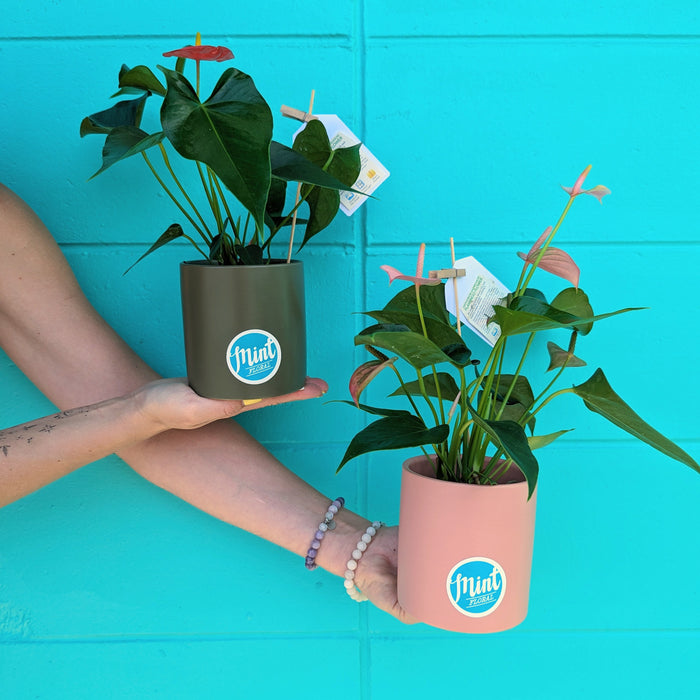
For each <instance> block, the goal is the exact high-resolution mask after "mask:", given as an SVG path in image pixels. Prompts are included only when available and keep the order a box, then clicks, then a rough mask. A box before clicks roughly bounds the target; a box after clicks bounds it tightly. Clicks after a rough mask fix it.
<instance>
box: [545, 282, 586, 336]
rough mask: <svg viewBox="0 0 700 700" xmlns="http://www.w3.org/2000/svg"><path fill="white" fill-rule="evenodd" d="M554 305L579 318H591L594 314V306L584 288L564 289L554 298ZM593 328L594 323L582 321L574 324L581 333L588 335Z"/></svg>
mask: <svg viewBox="0 0 700 700" xmlns="http://www.w3.org/2000/svg"><path fill="white" fill-rule="evenodd" d="M552 306H553V307H554V308H555V309H560V310H561V311H566V312H567V313H570V314H572V315H573V316H578V317H579V318H591V317H592V316H594V313H593V307H592V306H591V304H590V302H589V301H588V296H587V295H586V293H585V292H584V291H583V290H582V289H574V288H573V287H567V288H566V289H562V290H561V292H559V294H557V296H555V297H554V299H553V300H552ZM592 328H593V323H582V324H580V325H578V326H574V329H575V330H577V331H578V332H579V333H580V334H581V335H588V333H590V332H591V329H592Z"/></svg>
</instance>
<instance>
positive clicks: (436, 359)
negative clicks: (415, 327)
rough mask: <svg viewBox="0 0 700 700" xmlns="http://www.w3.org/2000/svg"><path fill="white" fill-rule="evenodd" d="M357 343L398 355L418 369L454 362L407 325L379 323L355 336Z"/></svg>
mask: <svg viewBox="0 0 700 700" xmlns="http://www.w3.org/2000/svg"><path fill="white" fill-rule="evenodd" d="M355 345H373V346H375V347H378V348H382V349H383V350H388V351H389V352H391V353H393V354H395V355H398V356H399V357H400V358H401V359H402V360H405V361H406V362H408V363H409V364H410V365H411V366H412V367H415V368H416V369H423V368H424V367H427V366H429V365H436V364H439V363H441V362H453V359H452V358H451V357H450V356H449V355H447V354H446V353H444V352H443V351H442V350H441V349H440V348H439V347H438V346H437V345H435V343H433V342H432V341H430V340H428V339H427V338H425V337H424V336H423V335H421V334H419V333H414V332H413V331H410V330H408V329H407V328H406V326H393V325H390V324H377V325H375V326H370V327H369V328H366V329H365V330H364V331H362V333H360V334H359V335H356V336H355Z"/></svg>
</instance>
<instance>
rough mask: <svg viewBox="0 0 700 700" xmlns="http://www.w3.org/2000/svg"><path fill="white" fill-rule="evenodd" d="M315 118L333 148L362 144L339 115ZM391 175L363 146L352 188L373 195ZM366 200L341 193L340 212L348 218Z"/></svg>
mask: <svg viewBox="0 0 700 700" xmlns="http://www.w3.org/2000/svg"><path fill="white" fill-rule="evenodd" d="M313 118H314V119H318V120H319V121H320V122H321V123H322V124H323V126H325V127H326V132H327V133H328V140H329V141H330V142H331V148H333V149H336V148H347V147H348V146H354V145H356V144H358V143H360V139H358V138H357V136H355V134H353V133H352V131H350V129H349V128H348V127H347V126H346V124H345V123H344V122H343V121H342V120H341V119H340V117H338V115H337V114H314V117H313ZM305 126H306V125H304V126H302V127H301V129H298V130H297V131H296V133H295V134H294V137H295V138H296V135H297V134H298V133H299V132H301V131H303V130H304V128H305ZM389 174H390V173H389V171H388V170H387V169H386V168H385V167H384V166H383V165H382V164H381V163H380V162H379V161H378V160H377V159H376V158H375V156H374V155H373V154H372V153H371V152H370V151H369V149H368V148H367V147H366V146H365V145H364V144H362V145H361V146H360V175H359V177H358V178H357V180H355V184H354V185H353V186H352V188H353V189H354V190H359V191H360V192H362V193H363V194H364V195H368V194H372V192H374V191H375V190H376V189H377V187H379V185H381V184H382V182H384V180H386V179H387V178H388V177H389ZM366 199H367V197H365V196H363V195H362V194H356V193H355V192H341V193H340V210H341V211H342V212H343V213H344V214H345V215H346V216H350V215H351V214H354V213H355V212H356V211H357V210H358V209H359V208H360V206H362V204H363V203H364V202H365V200H366Z"/></svg>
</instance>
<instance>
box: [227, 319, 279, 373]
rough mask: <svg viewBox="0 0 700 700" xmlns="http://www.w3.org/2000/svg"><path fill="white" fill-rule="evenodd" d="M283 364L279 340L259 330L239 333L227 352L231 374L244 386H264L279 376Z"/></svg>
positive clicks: (254, 329) (253, 329)
mask: <svg viewBox="0 0 700 700" xmlns="http://www.w3.org/2000/svg"><path fill="white" fill-rule="evenodd" d="M281 362H282V349H281V348H280V344H279V342H277V338H275V336H274V335H272V333H268V332H267V331H263V330H260V329H259V328H252V329H250V330H247V331H243V332H242V333H239V334H238V335H237V336H236V337H235V338H234V339H233V340H232V341H231V342H230V343H229V345H228V349H227V350H226V364H227V365H228V368H229V370H230V372H231V374H232V375H233V376H234V377H236V379H238V380H239V381H241V382H243V383H244V384H264V383H265V382H267V381H269V380H270V379H272V377H274V376H275V374H277V370H278V369H279V368H280V364H281Z"/></svg>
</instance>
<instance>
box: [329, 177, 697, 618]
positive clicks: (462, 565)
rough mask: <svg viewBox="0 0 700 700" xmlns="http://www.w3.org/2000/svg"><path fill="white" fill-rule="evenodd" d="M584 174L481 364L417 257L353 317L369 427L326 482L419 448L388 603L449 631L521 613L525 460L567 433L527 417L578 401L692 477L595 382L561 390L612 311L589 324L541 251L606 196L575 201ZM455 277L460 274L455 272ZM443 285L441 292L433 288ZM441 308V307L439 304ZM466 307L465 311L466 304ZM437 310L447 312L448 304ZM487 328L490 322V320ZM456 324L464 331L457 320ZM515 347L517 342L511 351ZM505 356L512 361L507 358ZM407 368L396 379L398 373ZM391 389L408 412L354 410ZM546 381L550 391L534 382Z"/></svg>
mask: <svg viewBox="0 0 700 700" xmlns="http://www.w3.org/2000/svg"><path fill="white" fill-rule="evenodd" d="M589 169H590V166H589V168H587V169H586V170H585V171H584V172H583V173H582V175H581V176H580V177H579V178H578V180H577V181H576V183H575V185H574V187H572V188H565V190H566V191H567V193H568V195H569V198H568V201H567V204H566V207H565V208H564V211H563V213H562V215H561V216H560V218H559V220H558V221H557V223H556V225H555V226H554V227H550V228H548V229H547V230H546V231H545V232H544V234H543V235H542V236H541V237H540V239H539V240H538V241H537V242H536V243H535V244H534V245H533V246H532V248H531V250H530V251H529V252H528V253H527V254H524V253H519V255H520V257H521V258H522V259H523V260H524V264H523V269H522V273H521V275H520V278H519V280H518V281H517V284H516V285H515V287H514V289H513V290H512V291H511V292H510V293H507V294H505V295H504V296H503V298H502V299H500V301H497V302H496V303H495V304H491V305H489V312H488V313H489V316H490V317H489V318H488V324H487V328H489V329H492V330H494V332H495V331H497V332H496V333H495V335H496V336H497V339H495V340H492V343H493V345H492V347H491V350H490V352H489V354H488V356H487V357H486V358H485V360H483V361H479V360H478V359H476V358H475V357H474V356H473V354H472V352H471V350H470V349H469V348H468V347H467V345H466V343H465V342H464V340H463V339H462V337H461V335H460V333H458V332H457V330H456V329H455V321H456V319H454V318H453V317H452V316H451V315H450V313H448V310H447V308H448V305H449V306H451V308H453V309H454V310H455V311H456V310H457V309H460V317H459V318H460V322H461V319H462V312H464V311H465V310H466V309H467V305H466V300H464V299H459V295H458V294H456V293H455V291H454V284H455V282H456V281H458V280H457V277H456V275H458V274H459V273H458V272H457V270H456V268H455V267H454V264H455V261H454V255H453V268H451V269H446V270H441V271H437V272H436V273H435V274H433V273H431V276H423V255H424V246H421V251H420V254H419V260H418V269H417V271H416V275H415V276H409V275H404V274H401V273H400V272H399V271H398V270H395V269H394V268H392V267H389V266H382V267H383V269H384V270H385V271H386V272H387V273H388V274H389V281H390V282H393V281H395V280H405V281H407V282H410V283H411V284H410V286H409V287H408V288H406V289H404V290H402V291H400V292H399V293H398V294H397V295H396V296H394V297H393V298H392V299H391V300H390V301H389V303H388V304H387V305H386V306H385V307H384V308H383V309H381V310H378V311H369V312H366V314H367V315H368V316H370V317H371V318H372V319H373V323H372V325H370V326H369V327H367V328H365V329H364V330H363V331H362V332H361V333H359V334H358V335H357V336H356V337H355V344H356V345H363V346H365V347H366V348H367V349H368V350H369V351H370V353H371V354H372V355H373V356H374V359H372V360H370V361H368V362H365V363H363V364H362V365H361V366H360V367H359V368H358V369H357V370H356V371H355V372H354V373H353V375H352V377H351V379H350V394H351V396H352V399H353V401H347V402H345V403H349V404H353V403H354V405H356V406H358V407H359V408H360V409H362V410H363V411H366V412H367V413H369V414H371V415H373V416H375V417H377V420H375V421H374V422H372V423H370V424H369V425H368V426H367V427H365V428H364V429H362V430H361V431H360V432H359V433H358V434H357V435H356V436H355V437H354V438H353V439H352V441H351V442H350V444H349V446H348V448H347V451H346V452H345V455H344V456H343V458H342V461H341V463H340V466H339V467H338V469H340V468H342V467H343V466H344V465H345V464H346V463H347V462H348V461H349V460H351V459H353V458H354V457H357V456H358V455H362V454H365V453H368V452H371V451H373V450H387V449H397V448H407V447H420V448H421V450H422V454H420V455H418V456H416V457H413V458H411V459H408V460H407V461H406V462H405V463H404V465H403V471H402V487H401V511H400V528H399V532H400V534H399V571H398V586H399V602H400V603H401V605H402V606H403V607H404V608H405V609H406V610H407V611H408V613H409V614H411V615H412V616H414V617H416V618H417V619H419V620H422V621H424V622H427V623H429V624H432V625H435V626H437V627H441V628H444V629H448V630H454V631H462V632H495V631H500V630H504V629H508V628H510V627H513V626H515V625H517V624H519V623H520V622H521V621H522V620H523V619H524V618H525V615H526V613H527V603H528V589H529V581H530V567H531V561H532V545H533V535H534V521H535V502H536V495H537V477H538V469H539V468H538V462H537V459H536V457H535V455H534V451H535V450H537V449H539V448H543V447H545V446H547V445H549V444H550V443H552V442H553V441H554V440H556V439H557V438H559V437H560V436H562V435H563V434H564V433H566V432H568V431H567V429H562V430H559V431H556V432H553V433H548V434H540V433H539V432H538V430H537V420H538V417H539V414H540V411H541V410H543V409H544V408H545V407H549V406H550V404H552V402H554V401H556V400H557V399H560V398H561V397H563V396H564V395H566V394H573V395H575V396H578V397H579V398H580V399H581V400H582V401H583V403H584V405H585V406H586V407H587V408H588V409H590V410H591V411H593V412H595V413H598V414H600V415H601V416H603V417H604V418H607V419H608V420H609V421H611V422H612V423H614V424H615V425H617V426H618V427H620V428H622V429H623V430H626V431H627V432H629V433H631V434H632V435H634V436H635V437H636V438H638V439H640V440H642V441H644V442H646V443H647V444H649V445H651V446H652V447H654V448H656V449H657V450H659V451H660V452H662V453H664V454H666V455H668V456H669V457H672V458H673V459H676V460H678V461H680V462H682V463H684V464H686V465H688V466H690V467H691V468H692V469H694V470H696V471H700V466H699V465H698V463H697V462H696V461H695V460H694V459H693V458H692V457H690V455H688V454H687V453H686V452H684V451H683V450H682V449H680V448H679V447H678V446H677V445H675V444H674V443H673V442H671V441H670V440H668V439H667V438H665V437H664V436H663V435H661V434H660V433H658V432H657V431H656V430H654V429H653V428H652V427H651V426H649V425H648V424H647V423H646V422H644V421H643V420H642V419H641V418H640V417H639V415H637V414H636V413H635V412H634V411H633V410H632V409H631V408H630V407H629V406H628V405H627V404H626V403H625V402H624V401H623V400H622V399H621V398H620V397H619V396H618V395H617V394H616V393H615V392H614V391H613V389H612V388H611V386H610V384H609V383H608V380H607V378H606V376H605V374H604V373H603V371H602V370H601V369H596V370H595V371H594V372H593V374H592V375H591V376H590V377H588V379H586V380H585V381H583V382H581V383H578V384H574V385H573V386H571V385H569V386H565V387H563V388H560V387H559V386H558V384H557V383H558V380H560V378H561V377H562V375H563V374H564V373H565V372H566V371H568V370H570V369H572V368H577V367H583V366H584V365H585V364H586V363H585V362H584V360H582V359H581V358H580V357H579V356H578V350H577V345H578V341H579V339H580V337H581V336H586V335H587V334H588V333H590V331H591V330H592V328H593V326H594V324H595V323H597V322H598V321H602V320H603V319H606V318H608V317H612V316H614V315H616V314H620V313H624V312H629V311H633V310H634V309H622V310H619V311H613V312H610V313H604V314H600V315H597V314H595V313H594V312H593V309H592V308H591V305H590V303H589V300H588V297H587V296H586V294H585V293H584V292H583V290H582V289H581V288H580V287H579V284H578V281H579V280H578V278H579V270H578V268H577V266H576V265H575V263H574V261H573V260H572V259H571V257H570V256H569V255H568V254H567V253H565V252H564V251H563V250H560V249H558V248H555V247H554V246H552V241H553V239H554V236H555V235H556V233H557V231H558V230H559V228H560V226H561V225H562V223H563V221H564V219H565V217H566V215H567V213H568V211H569V209H570V207H571V206H572V204H573V202H574V201H575V199H576V198H578V197H579V196H580V195H582V194H588V195H592V196H595V197H597V198H598V199H599V200H602V197H603V196H604V195H606V194H608V193H609V190H608V189H607V188H605V187H602V186H597V187H594V188H592V189H589V190H584V189H583V183H584V180H585V178H586V176H587V174H588V171H589ZM457 267H459V264H458V265H457ZM538 269H541V270H545V271H548V272H550V273H554V274H555V275H558V276H560V277H562V278H564V279H566V280H567V281H568V282H570V284H571V286H569V287H566V288H565V289H563V290H562V291H561V292H559V293H558V294H557V295H556V296H555V297H554V298H553V299H552V300H551V301H548V300H547V299H546V298H545V295H544V294H543V293H542V292H540V291H538V290H537V289H535V288H533V287H532V286H531V280H532V279H533V275H534V274H535V272H536V270H538ZM450 275H454V276H455V278H454V279H452V280H450V279H447V282H446V283H443V282H442V281H441V279H440V278H446V277H449V276H450ZM450 300H452V301H451V302H450ZM472 301H473V300H472ZM448 302H450V303H449V304H448ZM491 314H492V315H491ZM466 320H468V318H467V319H466ZM554 332H558V333H559V334H563V335H565V336H567V337H568V339H567V342H565V343H563V345H558V344H556V343H555V342H553V340H551V339H550V340H548V342H547V350H548V354H549V366H548V367H546V369H545V372H543V373H542V375H543V376H542V377H541V378H540V380H539V381H534V380H533V381H532V383H531V381H530V379H528V378H527V377H526V376H525V374H524V370H525V368H526V367H527V363H526V360H527V356H528V354H529V353H530V351H531V349H532V347H533V343H534V341H535V340H536V339H537V338H538V337H539V336H541V334H545V333H546V334H547V335H550V333H554ZM518 336H520V339H521V340H520V341H519V342H518ZM507 345H508V346H509V350H512V348H510V346H513V345H515V346H518V350H517V352H516V353H515V354H513V353H512V352H510V353H508V354H507V353H506V346H507ZM401 365H404V366H407V367H408V370H409V372H410V373H412V375H413V376H412V377H411V378H410V379H409V378H405V377H404V376H403V375H402V373H401V371H400V369H399V366H401ZM387 368H390V369H391V370H392V371H393V373H394V375H395V377H396V380H397V382H398V384H397V387H396V390H395V391H394V392H393V393H392V394H391V396H394V397H401V400H402V401H403V402H405V403H406V404H407V408H397V407H395V406H392V407H391V408H379V407H375V406H368V405H365V404H361V403H360V402H359V398H360V395H361V393H362V391H363V390H364V389H365V388H366V387H367V386H368V385H369V384H370V383H371V382H372V380H373V379H374V378H375V377H376V376H377V375H378V374H379V373H380V372H382V370H385V369H387ZM546 372H551V373H552V375H553V376H551V378H544V377H545V373H546Z"/></svg>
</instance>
